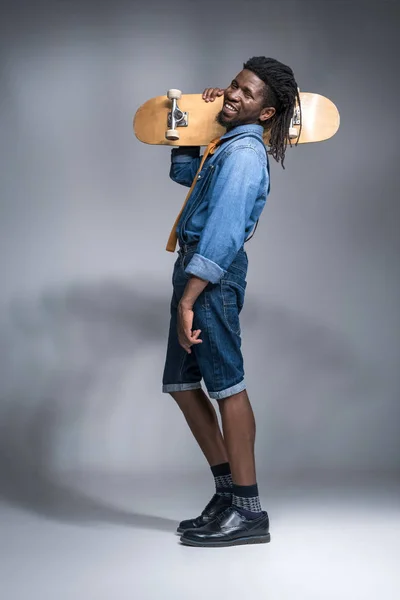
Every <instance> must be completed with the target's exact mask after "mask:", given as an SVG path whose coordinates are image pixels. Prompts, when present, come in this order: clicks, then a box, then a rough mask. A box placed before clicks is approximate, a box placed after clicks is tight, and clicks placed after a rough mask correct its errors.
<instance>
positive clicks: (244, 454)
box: [218, 390, 256, 485]
mask: <svg viewBox="0 0 400 600" xmlns="http://www.w3.org/2000/svg"><path fill="white" fill-rule="evenodd" d="M218 403H219V409H220V412H221V418H222V429H223V432H224V439H225V446H226V449H227V453H228V457H229V464H230V467H231V472H232V479H233V482H234V483H236V485H253V484H254V483H256V469H255V458H254V444H255V437H256V424H255V420H254V414H253V409H252V408H251V404H250V400H249V397H248V395H247V392H246V390H243V391H242V392H239V393H238V394H234V395H233V396H229V397H228V398H225V399H223V400H219V401H218Z"/></svg>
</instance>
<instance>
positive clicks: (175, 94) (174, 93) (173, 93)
mask: <svg viewBox="0 0 400 600" xmlns="http://www.w3.org/2000/svg"><path fill="white" fill-rule="evenodd" d="M167 96H168V98H169V99H170V100H174V99H175V100H179V98H180V97H181V96H182V92H181V90H175V89H171V90H168V92H167Z"/></svg>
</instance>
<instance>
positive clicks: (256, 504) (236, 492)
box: [232, 483, 262, 519]
mask: <svg viewBox="0 0 400 600" xmlns="http://www.w3.org/2000/svg"><path fill="white" fill-rule="evenodd" d="M232 506H233V507H234V508H235V509H236V510H237V511H238V512H240V513H241V514H242V515H243V516H244V517H246V519H256V518H257V517H259V516H260V515H261V514H262V508H261V504H260V497H259V495H258V486H257V484H256V483H255V484H254V485H236V484H235V483H234V484H233V489H232Z"/></svg>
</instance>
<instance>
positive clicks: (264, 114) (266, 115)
mask: <svg viewBox="0 0 400 600" xmlns="http://www.w3.org/2000/svg"><path fill="white" fill-rule="evenodd" d="M275 112H276V110H275V108H274V107H273V106H268V107H266V108H263V109H262V111H261V113H260V116H259V117H258V118H259V119H260V121H267V120H268V119H270V118H271V117H273V116H274V114H275Z"/></svg>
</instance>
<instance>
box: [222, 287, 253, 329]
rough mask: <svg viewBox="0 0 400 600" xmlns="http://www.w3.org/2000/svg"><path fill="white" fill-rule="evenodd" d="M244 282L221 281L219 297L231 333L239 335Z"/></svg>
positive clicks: (244, 288)
mask: <svg viewBox="0 0 400 600" xmlns="http://www.w3.org/2000/svg"><path fill="white" fill-rule="evenodd" d="M246 285H247V284H246V281H244V280H242V281H240V283H239V282H238V281H234V280H233V278H232V277H230V278H229V279H222V280H221V295H222V305H223V312H224V319H225V322H226V324H227V326H228V328H229V330H230V331H231V332H232V333H235V334H236V335H240V320H239V314H240V311H241V310H242V308H243V305H244V296H245V290H246Z"/></svg>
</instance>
